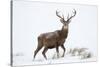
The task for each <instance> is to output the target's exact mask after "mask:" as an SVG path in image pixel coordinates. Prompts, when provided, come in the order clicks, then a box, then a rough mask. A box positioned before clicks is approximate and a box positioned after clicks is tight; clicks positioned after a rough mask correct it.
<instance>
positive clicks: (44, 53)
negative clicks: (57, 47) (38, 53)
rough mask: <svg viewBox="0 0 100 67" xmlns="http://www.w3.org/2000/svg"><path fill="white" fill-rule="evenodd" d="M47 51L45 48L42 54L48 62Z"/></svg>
mask: <svg viewBox="0 0 100 67" xmlns="http://www.w3.org/2000/svg"><path fill="white" fill-rule="evenodd" d="M47 50H48V48H46V47H45V48H44V50H43V52H42V54H43V56H44V58H45V59H46V60H47V57H46V55H45V53H46V52H47Z"/></svg>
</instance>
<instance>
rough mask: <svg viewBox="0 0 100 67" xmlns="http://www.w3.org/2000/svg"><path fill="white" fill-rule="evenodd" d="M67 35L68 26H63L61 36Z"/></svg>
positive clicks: (65, 36)
mask: <svg viewBox="0 0 100 67" xmlns="http://www.w3.org/2000/svg"><path fill="white" fill-rule="evenodd" d="M67 35H68V26H63V27H62V29H61V37H62V38H67Z"/></svg>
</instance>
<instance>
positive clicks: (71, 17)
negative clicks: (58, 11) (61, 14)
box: [67, 9, 76, 20]
mask: <svg viewBox="0 0 100 67" xmlns="http://www.w3.org/2000/svg"><path fill="white" fill-rule="evenodd" d="M73 13H74V15H73V16H71V17H70V18H69V14H68V17H67V19H68V20H70V19H72V18H73V17H74V16H75V15H76V10H75V9H74V12H73Z"/></svg>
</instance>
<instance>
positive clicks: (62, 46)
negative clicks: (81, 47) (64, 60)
mask: <svg viewBox="0 0 100 67" xmlns="http://www.w3.org/2000/svg"><path fill="white" fill-rule="evenodd" d="M61 48H62V49H63V50H64V52H63V55H62V57H64V55H65V51H66V49H65V47H64V45H61Z"/></svg>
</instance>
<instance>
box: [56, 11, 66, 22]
mask: <svg viewBox="0 0 100 67" xmlns="http://www.w3.org/2000/svg"><path fill="white" fill-rule="evenodd" d="M58 13H59V12H58V11H57V10H56V15H57V16H58V17H59V18H61V19H63V20H64V15H63V17H61V16H60V15H59V14H58Z"/></svg>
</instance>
